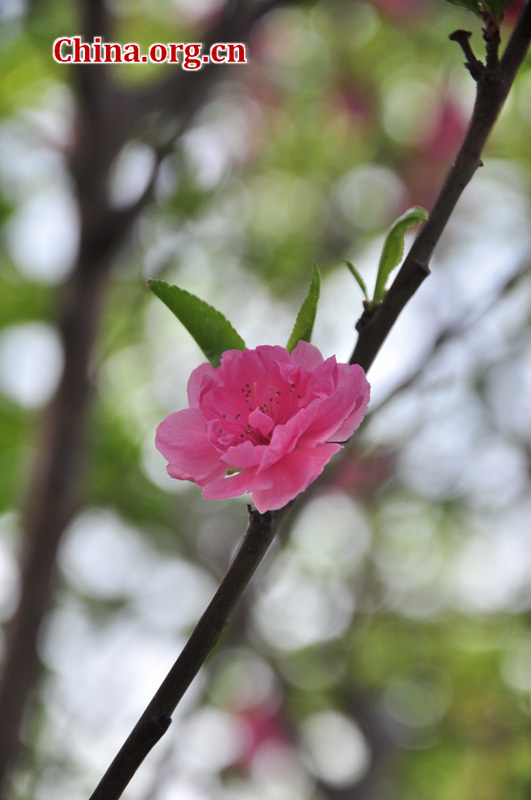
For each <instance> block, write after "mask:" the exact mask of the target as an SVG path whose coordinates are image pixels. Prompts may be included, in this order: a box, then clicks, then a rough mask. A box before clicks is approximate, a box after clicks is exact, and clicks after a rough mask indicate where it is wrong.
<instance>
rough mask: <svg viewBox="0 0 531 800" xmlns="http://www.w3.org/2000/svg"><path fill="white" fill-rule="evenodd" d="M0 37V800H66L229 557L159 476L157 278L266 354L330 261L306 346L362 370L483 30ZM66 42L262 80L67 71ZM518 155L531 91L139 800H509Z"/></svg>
mask: <svg viewBox="0 0 531 800" xmlns="http://www.w3.org/2000/svg"><path fill="white" fill-rule="evenodd" d="M520 5H521V4H518V3H516V4H514V5H512V6H510V8H509V11H508V14H507V19H506V22H505V23H504V26H503V36H504V39H505V40H506V38H507V36H508V35H509V33H510V30H511V26H512V24H514V20H515V18H516V13H517V12H518V9H519V6H520ZM0 24H1V34H0V35H1V50H0V58H1V62H2V73H1V78H0V81H1V87H2V88H1V94H0V114H1V119H0V180H1V192H2V194H1V199H0V217H1V225H2V227H1V239H0V250H1V253H0V259H1V261H0V326H1V328H0V477H1V480H0V621H1V622H2V623H3V624H4V627H5V633H4V634H3V636H2V637H1V638H0V655H2V657H3V660H4V664H5V667H4V682H3V689H0V698H1V699H3V702H4V704H5V705H4V708H5V709H6V710H5V711H3V712H2V724H1V730H0V773H1V772H2V770H3V772H4V774H7V765H8V764H11V765H12V764H13V763H14V759H15V758H16V769H15V770H14V771H13V769H10V771H9V775H10V777H9V779H8V780H6V781H5V782H4V787H5V788H4V790H3V791H4V793H3V794H2V797H3V798H4V797H5V799H6V800H52V798H54V800H56V798H58V797H65V798H66V797H68V798H69V800H86V798H88V796H89V795H90V793H91V791H92V790H93V788H94V786H95V785H96V783H97V782H98V781H99V779H100V777H101V775H102V773H103V771H104V770H105V769H106V767H107V766H108V764H109V763H110V761H111V759H112V758H113V757H114V755H115V753H116V751H117V749H118V748H119V746H120V745H121V743H122V742H123V740H124V739H125V737H126V735H127V734H128V733H129V730H130V729H131V727H132V726H133V724H134V723H135V722H136V720H137V718H138V716H139V715H140V713H141V712H142V710H143V709H144V707H145V705H146V704H147V702H148V700H149V699H150V698H151V696H152V694H153V692H154V691H155V689H156V688H157V686H158V685H159V683H160V681H161V680H162V678H163V677H164V676H165V674H166V672H167V670H168V669H169V667H170V666H171V664H172V663H173V661H174V659H175V658H176V656H177V655H178V653H179V651H180V649H181V647H182V645H183V644H184V642H185V640H186V638H187V636H188V634H189V632H190V631H191V629H192V627H193V625H194V624H195V622H196V621H197V619H198V617H199V616H200V615H201V613H202V611H203V610H204V607H205V606H206V604H207V603H208V601H209V599H210V597H211V594H212V593H213V591H214V590H215V588H216V586H217V583H218V582H219V580H220V578H221V576H222V574H223V572H224V570H225V568H226V565H227V563H228V561H229V559H230V556H231V553H232V552H233V550H234V548H235V546H236V545H237V543H238V541H239V539H240V537H241V535H242V533H243V530H244V528H245V524H246V507H245V504H246V500H247V498H240V499H238V500H234V501H230V502H225V503H217V502H208V501H203V500H202V499H201V495H200V490H199V489H198V488H197V487H195V486H194V485H192V484H189V483H184V482H183V483H181V482H178V481H175V480H171V479H169V478H168V477H167V475H166V473H165V462H164V459H163V458H162V457H161V455H160V454H159V453H158V452H157V451H156V450H155V447H154V432H155V428H156V426H157V424H158V423H159V422H160V421H161V420H162V418H163V417H164V416H165V415H167V414H168V413H170V412H172V411H174V410H178V409H180V408H182V407H183V406H185V405H186V395H185V389H186V382H187V378H188V375H189V373H190V371H191V370H192V369H193V368H194V367H195V366H197V365H198V364H199V363H200V362H201V361H203V360H204V358H203V356H202V354H201V353H200V351H199V349H198V348H197V346H196V345H195V343H194V342H193V340H192V339H191V338H190V337H189V336H188V334H187V333H186V331H185V330H184V329H182V328H181V327H180V325H179V324H178V323H177V321H176V320H175V319H174V318H173V317H172V315H171V314H170V312H169V311H168V310H167V309H166V308H165V307H164V306H163V305H162V304H161V303H160V302H159V301H158V300H156V299H155V298H154V297H152V296H150V295H149V293H148V291H147V289H146V281H147V279H148V278H159V277H160V278H163V279H164V280H167V281H169V282H173V283H177V284H178V285H179V286H181V287H182V288H185V289H187V290H188V291H191V292H193V293H195V294H197V295H199V296H200V297H202V298H203V299H205V300H207V301H209V302H211V303H212V304H214V305H215V306H216V307H217V308H219V309H220V310H221V311H223V312H224V313H225V315H226V316H227V317H228V318H229V319H230V320H231V321H232V323H233V324H234V325H235V327H236V328H237V329H238V331H239V332H240V333H241V334H242V335H243V337H244V339H245V341H246V342H247V345H248V346H249V347H256V346H257V345H258V344H264V343H270V344H283V343H284V342H285V341H286V340H287V338H288V336H289V333H290V330H291V327H292V324H293V319H294V315H295V313H296V310H297V308H298V306H299V304H300V302H301V300H302V298H303V296H304V294H305V291H306V287H307V285H308V283H309V280H310V277H311V266H312V261H313V259H315V260H316V261H317V262H318V264H319V266H320V268H321V270H322V273H323V277H324V281H323V287H322V300H321V304H320V307H319V309H318V313H317V319H316V324H315V328H314V338H313V341H314V343H315V344H316V345H317V346H318V347H319V348H320V349H321V350H322V352H323V354H324V355H325V357H328V356H329V355H331V354H333V353H336V354H337V356H338V359H339V360H343V361H346V360H348V358H349V356H350V353H351V351H352V348H353V345H354V343H355V336H356V334H355V331H354V324H355V322H356V320H357V319H358V317H359V316H360V314H361V311H362V304H361V300H362V298H361V295H360V291H359V289H358V287H357V286H356V284H355V282H354V281H353V279H352V277H351V275H350V274H349V272H348V271H347V269H346V268H345V267H344V266H343V265H342V264H341V262H342V260H343V259H349V260H351V261H352V262H354V263H355V264H356V266H357V267H358V269H359V270H360V272H361V273H362V274H363V276H364V278H365V280H366V282H367V283H368V284H369V285H370V286H371V285H372V283H373V281H374V277H375V272H376V266H377V263H378V257H379V252H380V248H381V245H382V241H383V237H384V235H385V231H386V228H387V227H388V226H389V225H390V224H391V223H392V221H393V220H394V219H395V218H396V217H397V216H398V215H399V214H400V213H402V212H403V211H404V210H405V209H406V208H408V207H409V206H411V205H414V204H417V205H423V206H425V207H426V208H428V209H429V208H430V207H431V204H432V203H433V200H434V197H435V195H436V193H437V190H438V188H439V186H440V183H441V180H442V178H443V177H444V174H445V171H446V170H447V168H448V166H449V165H450V163H451V161H452V158H453V156H454V154H455V152H456V149H457V147H458V145H459V143H460V140H461V138H462V136H463V133H464V130H465V128H466V124H467V120H468V118H469V115H470V111H471V107H472V103H473V98H474V84H473V81H472V80H471V78H470V75H469V74H468V72H467V71H466V70H465V69H464V67H463V64H462V61H463V55H462V53H461V52H460V50H459V48H458V47H457V46H456V44H454V43H452V42H450V41H448V35H449V34H450V33H451V32H452V31H453V30H455V29H456V28H471V29H473V32H474V36H473V39H472V43H473V45H474V48H475V50H476V54H477V55H478V56H482V47H481V31H480V22H479V20H477V19H476V18H475V17H473V16H472V15H470V14H467V13H466V12H464V11H463V10H462V9H460V8H458V7H456V6H453V5H450V4H448V3H446V2H443V0H375V1H374V2H366V1H365V0H356V1H354V0H321V2H317V3H316V2H296V3H288V2H279V1H278V0H277V2H274V1H273V2H269V3H267V2H264V1H263V0H262V2H253V1H252V0H247V2H245V3H244V2H236V3H232V2H231V3H229V4H227V5H226V6H225V5H223V3H222V2H221V0H201V2H196V3H193V4H191V3H187V2H185V0H156V2H152V3H150V4H145V3H141V2H138V0H113V2H108V3H107V4H105V3H104V2H103V0H95V1H94V2H91V1H90V0H85V1H84V2H82V1H81V0H80V2H79V3H78V4H64V3H60V2H57V0H3V2H2V3H1V4H0ZM74 34H82V35H83V36H84V37H85V38H87V39H90V38H92V36H93V35H94V34H98V35H104V36H105V37H106V38H107V40H108V41H118V42H121V43H126V42H139V43H140V44H141V45H142V46H143V48H144V50H145V51H147V47H148V46H149V44H151V43H153V42H169V41H173V42H183V41H184V42H187V41H201V42H208V41H244V42H246V44H247V51H248V58H249V63H248V64H247V65H238V66H235V67H232V68H229V67H225V66H219V67H214V68H209V69H203V70H201V71H200V72H198V73H193V74H192V73H185V72H183V71H181V69H180V68H179V67H175V66H173V67H172V66H169V65H141V66H134V65H116V66H112V67H99V66H98V67H95V66H85V67H81V68H77V69H76V68H75V67H70V66H67V65H59V64H57V63H55V62H54V61H53V58H52V44H53V41H54V39H56V38H57V37H59V36H71V35H74ZM530 140H531V64H530V62H529V60H528V61H527V64H526V65H524V68H523V69H522V70H521V72H520V74H519V76H518V78H517V81H516V84H515V87H514V89H513V91H512V92H511V95H510V97H509V99H508V102H507V105H506V108H505V110H504V112H503V115H502V117H501V119H500V120H499V122H498V124H497V127H496V129H495V131H494V134H493V136H492V137H491V140H490V142H489V145H488V147H487V150H486V152H485V154H484V162H485V165H484V167H483V168H482V169H481V170H479V171H478V173H477V175H476V176H475V178H474V180H473V183H472V184H471V186H470V187H469V188H468V189H467V190H466V192H465V194H464V196H463V198H462V200H461V201H460V203H459V206H458V209H457V211H456V213H455V215H454V217H453V219H452V221H451V224H450V225H449V227H448V230H447V232H446V233H445V235H444V238H443V240H442V241H441V243H440V246H439V247H438V249H437V251H436V257H435V259H434V261H433V265H432V266H433V274H432V276H431V277H430V278H429V280H428V281H426V282H425V284H424V285H423V286H422V287H421V289H420V291H419V292H418V294H417V295H416V296H415V298H414V299H413V301H412V302H411V303H410V304H409V306H408V307H407V308H406V310H405V311H404V313H403V314H402V316H401V318H400V320H399V322H398V324H397V325H396V326H395V328H394V329H393V331H392V334H391V336H390V337H389V340H388V341H387V342H386V344H385V346H384V348H383V350H382V352H381V354H380V355H379V357H378V359H377V361H376V363H375V366H374V368H373V369H372V370H371V373H370V376H369V377H370V380H371V383H372V387H373V390H372V398H373V399H372V403H371V411H370V415H369V417H368V418H367V420H366V422H365V423H364V425H363V426H362V429H361V430H360V432H359V433H358V434H357V435H356V437H355V438H354V441H353V442H351V443H350V445H349V446H348V447H347V448H346V449H345V450H344V451H343V453H342V454H341V455H340V456H338V457H337V459H336V461H335V462H333V463H332V464H331V465H330V468H329V470H328V472H326V473H325V475H324V477H323V479H322V480H319V481H318V482H317V484H316V485H314V487H312V489H311V490H310V491H309V492H307V493H306V495H305V496H304V499H303V501H302V502H301V503H300V504H299V506H298V507H297V509H296V512H295V513H294V515H293V517H292V520H291V525H290V526H289V529H288V528H286V529H284V530H283V532H282V534H281V536H280V539H279V541H277V542H276V543H275V544H274V546H273V548H272V551H271V552H270V553H269V554H268V556H267V558H266V560H265V562H264V564H263V566H262V567H261V568H260V571H259V573H258V575H257V576H256V578H255V580H254V581H253V584H252V586H251V588H250V590H249V591H248V592H247V595H246V597H245V598H244V601H243V602H242V603H241V604H240V606H239V609H238V610H237V613H235V615H234V618H233V621H232V625H231V627H230V628H229V629H228V630H227V632H226V634H225V637H224V639H223V642H222V644H221V645H220V646H219V647H218V649H217V651H216V652H215V654H214V655H213V657H212V658H211V659H210V660H209V662H208V664H207V666H206V667H205V668H204V669H203V671H202V672H201V673H200V675H199V677H198V678H197V679H196V681H195V682H194V684H193V686H192V688H191V689H190V691H189V692H188V693H187V695H186V697H185V699H184V701H183V703H182V705H181V706H180V707H179V709H178V710H177V712H176V714H175V716H174V723H173V725H172V726H171V728H170V730H169V732H168V733H167V735H166V736H165V737H164V739H163V740H162V741H161V743H160V744H159V745H158V746H157V747H156V748H155V750H154V751H153V752H152V754H151V755H150V757H149V758H148V760H147V761H146V763H145V764H144V765H143V767H142V768H141V770H140V772H139V773H138V775H137V776H136V777H135V779H134V781H133V782H132V784H131V786H130V787H129V788H128V789H127V791H126V793H125V795H124V797H126V798H128V800H148V799H149V800H251V799H252V800H327V798H330V800H347V799H348V800H350V799H352V800H376V798H377V799H378V800H395V799H396V800H398V799H400V800H427V799H428V798H429V800H500V799H501V798H508V797H510V798H511V800H520V798H521V799H522V800H523V799H524V798H529V796H530V792H531V749H530V747H529V730H530V727H529V726H530V714H531V694H530V692H531V632H530V629H529V625H530V620H531V615H530V607H531V590H530V578H531V546H530V544H531V542H530V530H531V525H530V519H531V491H530V480H531V477H530V476H531V470H530V467H531V425H530V409H531V333H530V327H529V321H530V316H531V279H530V267H531V225H530V221H531V204H530V203H531V148H530V146H529V142H530ZM20 562H21V563H22V565H23V566H22V572H20V570H19V563H20ZM19 600H20V602H19ZM17 607H18V611H17V610H16V609H17ZM2 692H3V694H2ZM19 728H20V737H19V736H18V734H17V730H18V729H19ZM2 753H3V754H2ZM1 793H2V790H0V794H1Z"/></svg>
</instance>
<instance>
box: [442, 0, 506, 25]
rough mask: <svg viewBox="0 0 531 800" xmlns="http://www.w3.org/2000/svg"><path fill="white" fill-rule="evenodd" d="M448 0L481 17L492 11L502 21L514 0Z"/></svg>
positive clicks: (497, 20) (497, 19) (498, 20)
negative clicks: (484, 13)
mask: <svg viewBox="0 0 531 800" xmlns="http://www.w3.org/2000/svg"><path fill="white" fill-rule="evenodd" d="M448 2H449V3H452V4H453V5H454V6H462V7H463V8H468V9H469V11H472V12H473V13H474V14H476V15H477V16H478V17H481V16H482V14H483V12H485V11H490V12H491V13H492V16H493V17H494V19H495V20H496V22H501V19H502V17H503V14H504V12H505V9H506V8H507V6H508V5H510V3H511V2H512V0H448Z"/></svg>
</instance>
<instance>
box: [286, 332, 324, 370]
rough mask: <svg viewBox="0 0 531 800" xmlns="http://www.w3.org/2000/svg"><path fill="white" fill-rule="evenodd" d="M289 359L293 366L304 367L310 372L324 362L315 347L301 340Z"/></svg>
mask: <svg viewBox="0 0 531 800" xmlns="http://www.w3.org/2000/svg"><path fill="white" fill-rule="evenodd" d="M291 358H292V360H293V363H294V364H297V365H299V366H301V367H306V369H308V370H310V372H311V371H312V370H313V369H315V367H318V366H319V365H320V364H322V363H323V361H324V359H323V356H322V355H321V353H320V351H319V350H318V349H317V347H315V345H313V344H310V343H309V342H304V341H303V340H302V339H301V340H300V342H299V343H298V344H297V346H296V347H295V348H294V349H293V350H292V351H291Z"/></svg>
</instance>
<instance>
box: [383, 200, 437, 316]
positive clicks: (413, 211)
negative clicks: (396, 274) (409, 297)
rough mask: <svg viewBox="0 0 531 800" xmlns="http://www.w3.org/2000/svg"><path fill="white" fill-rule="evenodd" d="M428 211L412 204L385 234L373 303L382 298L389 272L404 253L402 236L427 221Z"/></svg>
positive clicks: (397, 263)
mask: <svg viewBox="0 0 531 800" xmlns="http://www.w3.org/2000/svg"><path fill="white" fill-rule="evenodd" d="M427 220H428V212H427V211H426V209H425V208H422V207H421V206H413V208H409V209H408V210H407V211H405V212H404V213H403V214H402V216H400V217H399V218H398V219H397V220H396V221H395V222H394V223H393V225H392V226H391V229H390V231H389V233H388V234H387V236H386V238H385V242H384V246H383V250H382V255H381V256H380V264H379V266H378V275H377V277H376V286H375V287H374V297H373V303H378V302H380V300H382V299H383V297H384V294H385V287H386V284H387V279H388V277H389V275H390V274H391V272H392V271H393V270H394V268H395V267H397V266H398V265H399V264H400V262H401V260H402V257H403V255H404V236H405V235H406V231H407V229H408V228H412V227H413V226H414V225H419V223H421V222H427Z"/></svg>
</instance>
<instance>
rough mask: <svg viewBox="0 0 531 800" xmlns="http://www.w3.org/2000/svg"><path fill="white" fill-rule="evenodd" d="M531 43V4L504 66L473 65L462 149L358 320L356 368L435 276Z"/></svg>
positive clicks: (490, 61) (489, 62)
mask: <svg viewBox="0 0 531 800" xmlns="http://www.w3.org/2000/svg"><path fill="white" fill-rule="evenodd" d="M530 39H531V3H529V2H528V3H527V4H526V6H525V7H524V9H523V11H522V14H521V15H520V19H519V20H518V22H517V24H516V27H515V29H514V31H513V33H512V36H511V38H510V39H509V42H508V43H507V46H506V48H505V52H504V54H503V57H502V59H501V61H500V63H499V65H498V63H497V61H496V60H495V59H493V58H492V55H491V54H490V53H488V60H487V65H486V66H484V65H481V68H480V67H479V66H478V64H480V62H478V61H477V60H475V61H474V70H473V71H474V75H475V77H476V80H477V92H476V101H475V104H474V110H473V113H472V117H471V120H470V124H469V126H468V130H467V132H466V135H465V138H464V140H463V144H462V145H461V147H460V149H459V152H458V154H457V156H456V159H455V161H454V163H453V164H452V167H451V168H450V171H449V173H448V175H447V178H446V180H445V182H444V184H443V186H442V188H441V191H440V192H439V195H438V197H437V199H436V201H435V204H434V206H433V209H432V211H431V213H430V218H429V220H428V222H427V223H426V224H425V225H424V226H423V227H422V228H421V230H420V231H419V234H418V236H417V238H416V239H415V241H414V242H413V245H412V247H411V249H410V251H409V253H408V254H407V256H406V258H405V260H404V263H403V264H402V267H401V269H400V271H399V272H398V274H397V276H396V278H395V280H394V282H393V284H392V285H391V287H390V289H389V291H388V292H387V295H386V296H385V298H384V300H383V301H382V302H381V303H380V304H379V305H378V306H376V307H375V308H373V309H370V310H367V311H365V312H364V313H363V315H362V316H361V318H360V319H359V320H358V323H357V325H356V328H357V330H358V333H359V336H358V341H357V343H356V346H355V348H354V352H353V353H352V356H351V358H350V363H351V364H361V366H362V367H363V368H364V369H365V370H366V371H367V370H368V369H369V368H370V366H371V364H372V363H373V361H374V359H375V358H376V355H377V353H378V351H379V350H380V347H381V346H382V344H383V343H384V341H385V339H386V338H387V335H388V334H389V331H390V330H391V328H392V327H393V325H394V324H395V322H396V320H397V318H398V316H399V314H400V313H401V311H402V309H403V308H404V306H405V305H406V303H407V302H408V301H409V300H410V299H411V298H412V297H413V295H414V294H415V292H416V291H417V289H418V288H419V286H420V285H421V284H422V282H423V281H424V280H425V279H426V278H427V276H428V275H429V274H430V269H429V263H430V260H431V257H432V255H433V251H434V249H435V247H436V245H437V243H438V241H439V239H440V237H441V235H442V233H443V231H444V229H445V227H446V224H447V222H448V220H449V218H450V215H451V214H452V213H453V211H454V209H455V206H456V204H457V201H458V200H459V198H460V197H461V194H462V193H463V190H464V189H465V187H466V186H467V185H468V184H469V182H470V181H471V179H472V177H473V175H474V173H475V172H476V170H477V168H478V167H479V166H481V158H480V156H481V152H482V150H483V147H484V146H485V142H486V141H487V138H488V136H489V134H490V132H491V130H492V128H493V126H494V123H495V122H496V119H497V117H498V114H499V113H500V111H501V108H502V106H503V103H504V101H505V98H506V97H507V94H508V92H509V89H510V88H511V86H512V84H513V81H514V78H515V76H516V73H517V71H518V68H519V67H520V65H521V63H522V62H523V60H524V58H525V55H526V53H527V51H528V49H529V41H530ZM489 46H490V41H489V42H487V49H489ZM493 62H494V63H493ZM467 66H468V65H467Z"/></svg>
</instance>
